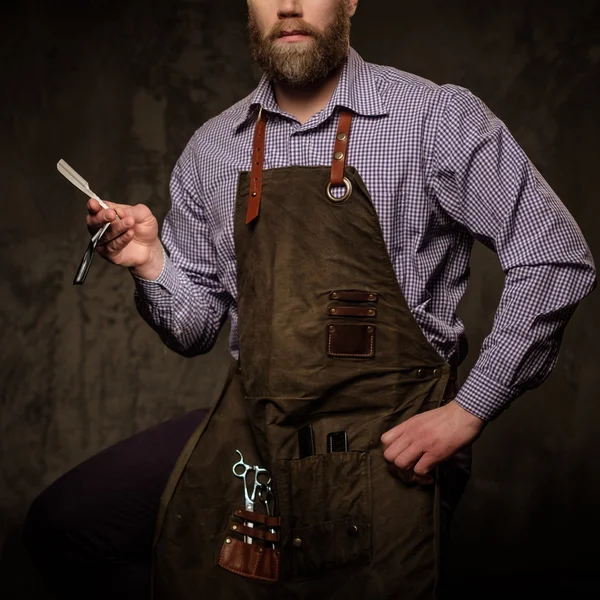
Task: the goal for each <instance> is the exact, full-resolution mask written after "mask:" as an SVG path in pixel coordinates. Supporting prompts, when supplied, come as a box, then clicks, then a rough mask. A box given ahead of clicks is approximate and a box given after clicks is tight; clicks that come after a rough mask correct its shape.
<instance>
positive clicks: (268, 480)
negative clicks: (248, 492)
mask: <svg viewBox="0 0 600 600" xmlns="http://www.w3.org/2000/svg"><path fill="white" fill-rule="evenodd" d="M261 475H265V476H266V479H265V480H264V481H261V479H260V476H261ZM254 478H255V481H256V483H257V485H261V486H262V485H269V484H270V483H271V475H269V471H267V469H263V468H262V467H254Z"/></svg>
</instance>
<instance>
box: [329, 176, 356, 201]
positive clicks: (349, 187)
mask: <svg viewBox="0 0 600 600" xmlns="http://www.w3.org/2000/svg"><path fill="white" fill-rule="evenodd" d="M332 185H333V184H332V183H331V181H329V182H328V183H327V197H328V198H329V199H330V200H331V201H332V202H346V200H348V198H350V194H351V193H352V182H351V181H350V180H349V179H348V178H347V177H344V181H343V184H342V185H345V186H346V191H345V192H344V195H343V196H341V197H339V198H336V197H335V196H334V195H332V193H331V186H332Z"/></svg>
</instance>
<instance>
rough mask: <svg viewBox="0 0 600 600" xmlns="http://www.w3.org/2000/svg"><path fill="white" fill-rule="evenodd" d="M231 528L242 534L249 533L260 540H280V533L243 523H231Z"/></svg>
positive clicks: (248, 534)
mask: <svg viewBox="0 0 600 600" xmlns="http://www.w3.org/2000/svg"><path fill="white" fill-rule="evenodd" d="M229 528H230V529H231V531H235V532H236V533H239V534H240V535H247V536H249V537H253V538H256V539H259V540H266V541H267V542H278V541H279V534H278V533H271V532H270V531H265V530H264V529H259V528H258V527H246V525H242V524H241V523H230V525H229Z"/></svg>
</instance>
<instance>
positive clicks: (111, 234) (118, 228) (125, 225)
mask: <svg viewBox="0 0 600 600" xmlns="http://www.w3.org/2000/svg"><path fill="white" fill-rule="evenodd" d="M106 212H107V213H108V211H106ZM134 225H135V219H134V218H133V217H125V218H124V219H121V220H120V221H113V222H112V223H111V226H110V227H109V228H108V229H107V230H106V233H105V234H104V235H103V236H102V239H101V240H100V244H101V245H106V244H108V243H109V242H111V241H112V240H114V239H116V238H118V237H119V236H120V235H123V233H125V232H126V231H127V230H129V229H131V228H132V227H133V226H134Z"/></svg>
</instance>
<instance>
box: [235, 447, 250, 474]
mask: <svg viewBox="0 0 600 600" xmlns="http://www.w3.org/2000/svg"><path fill="white" fill-rule="evenodd" d="M236 452H237V453H238V454H239V455H240V460H238V462H236V463H235V464H234V465H233V467H232V469H231V470H232V471H233V474H234V475H235V476H236V477H246V473H248V471H249V470H250V469H251V468H252V467H251V466H250V465H247V464H246V463H245V462H244V457H243V456H242V453H241V452H240V451H239V450H236ZM237 467H241V468H242V471H241V472H240V473H238V471H236V469H237Z"/></svg>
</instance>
